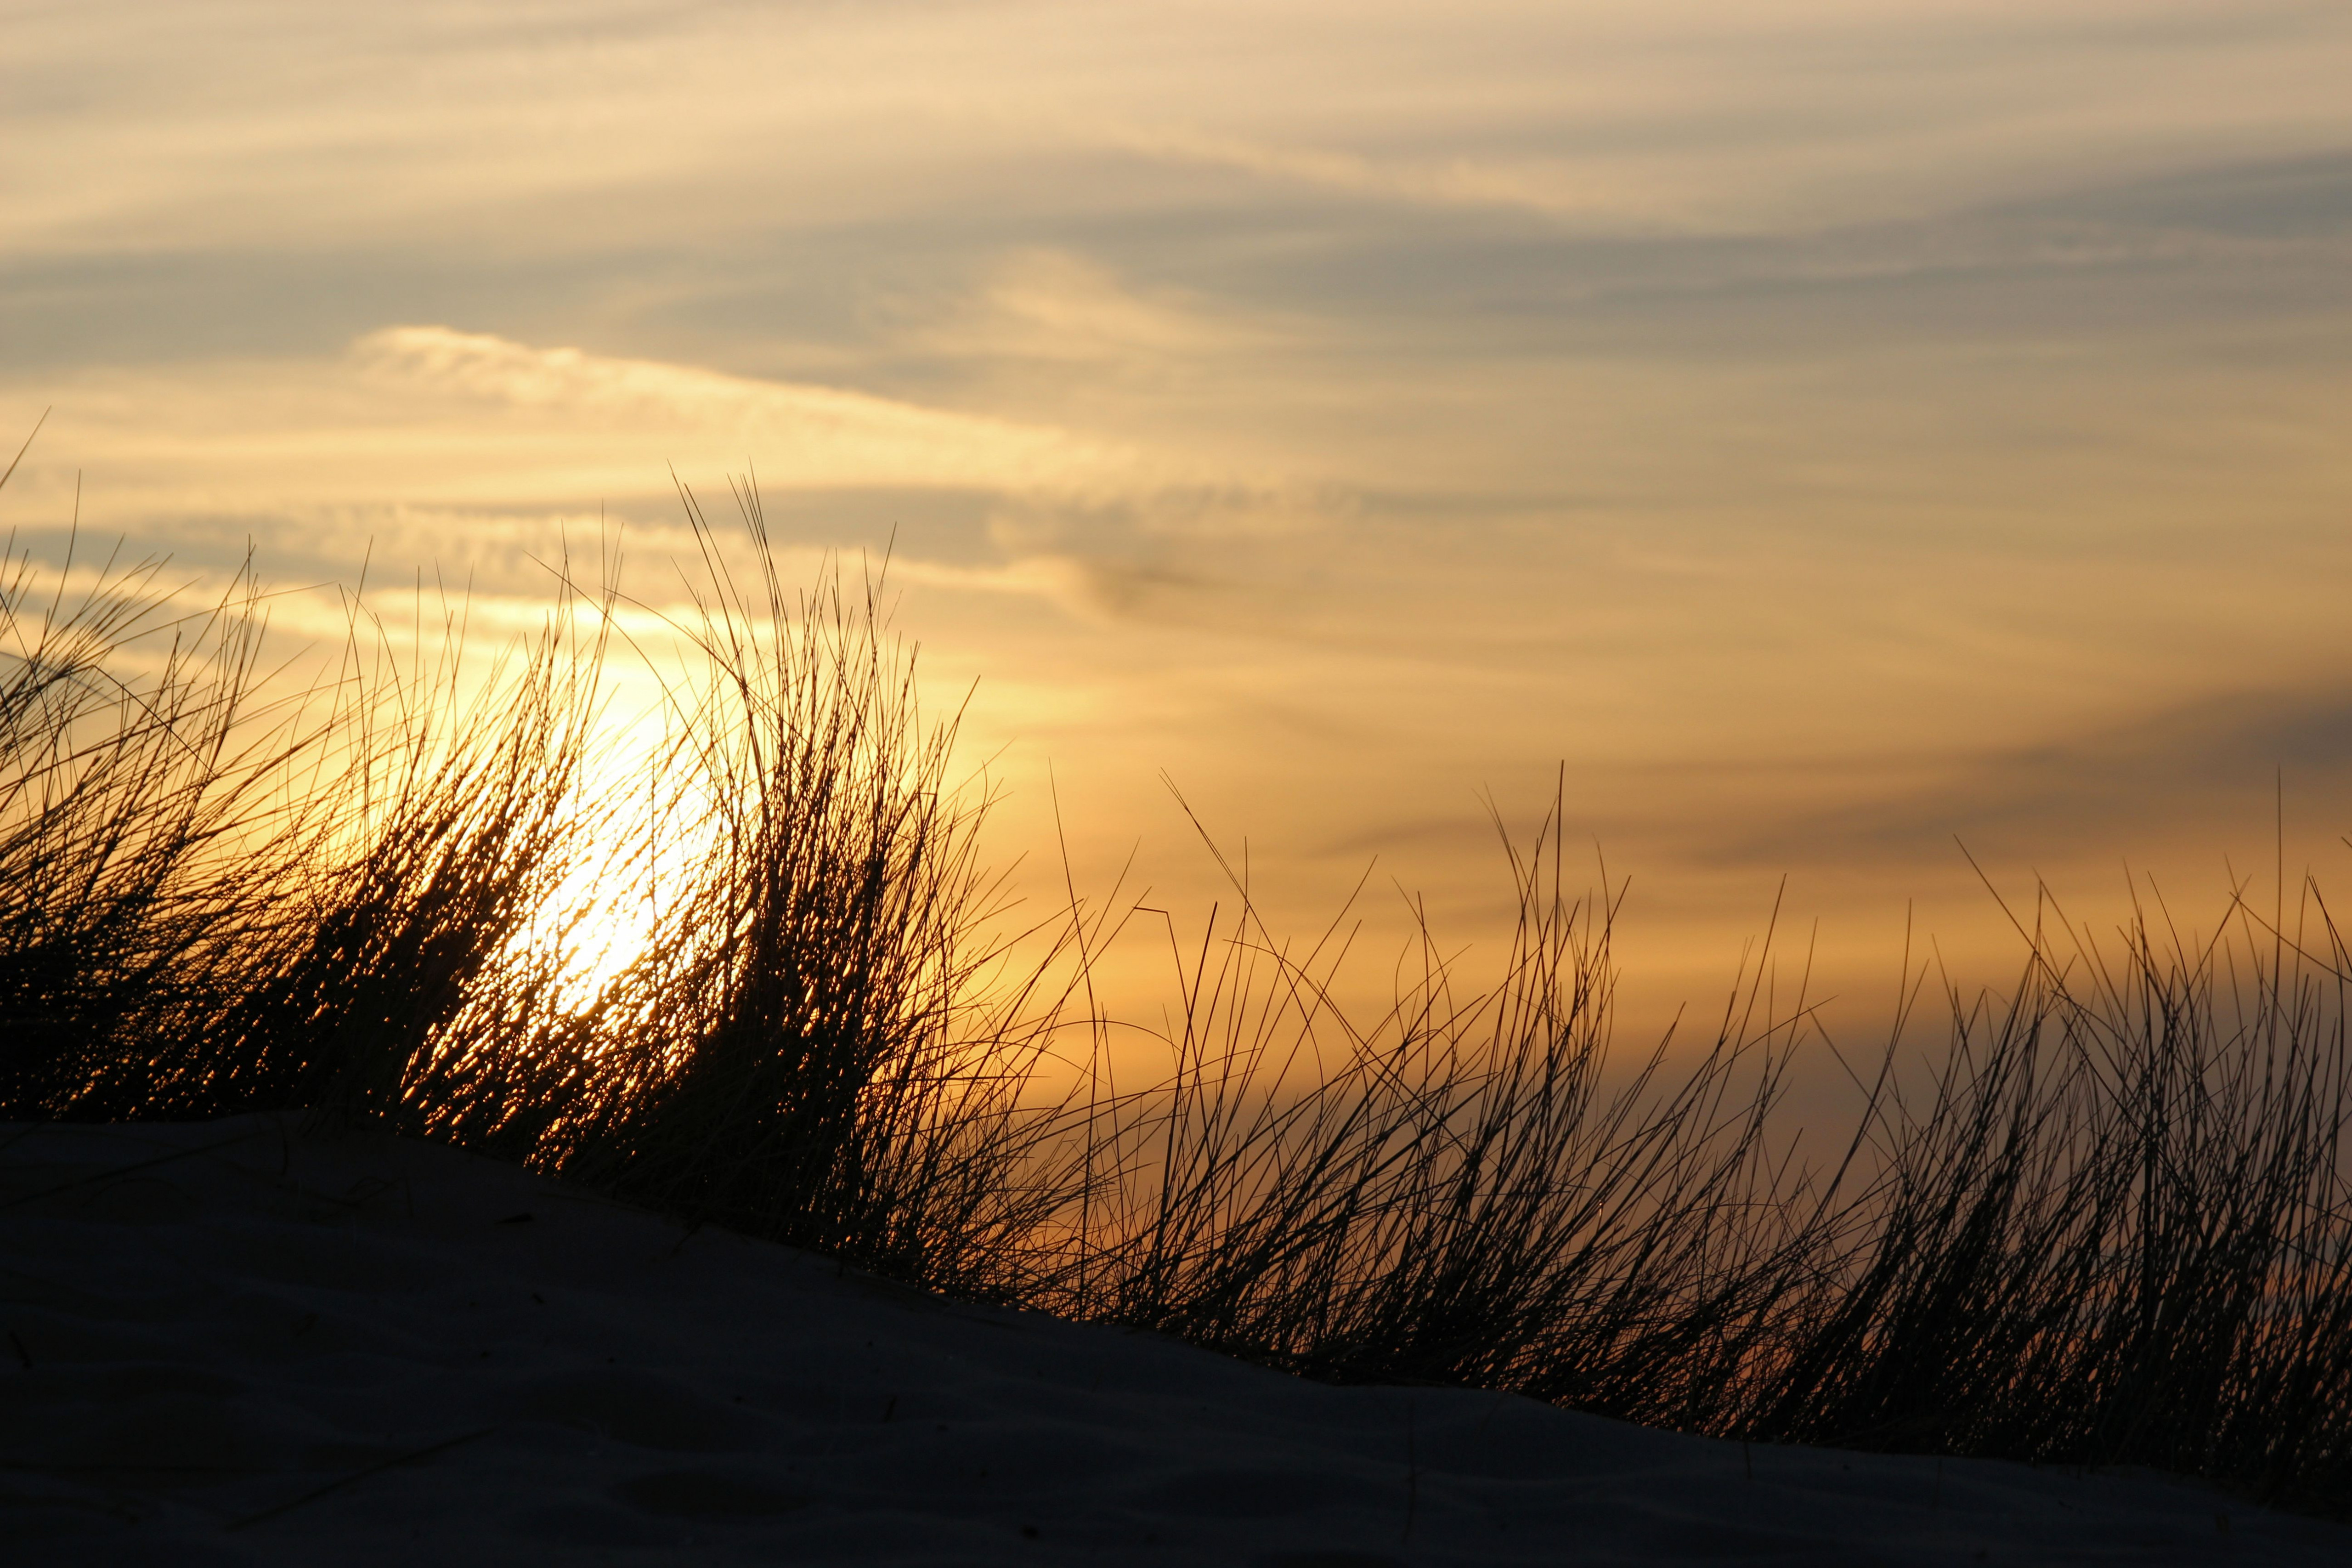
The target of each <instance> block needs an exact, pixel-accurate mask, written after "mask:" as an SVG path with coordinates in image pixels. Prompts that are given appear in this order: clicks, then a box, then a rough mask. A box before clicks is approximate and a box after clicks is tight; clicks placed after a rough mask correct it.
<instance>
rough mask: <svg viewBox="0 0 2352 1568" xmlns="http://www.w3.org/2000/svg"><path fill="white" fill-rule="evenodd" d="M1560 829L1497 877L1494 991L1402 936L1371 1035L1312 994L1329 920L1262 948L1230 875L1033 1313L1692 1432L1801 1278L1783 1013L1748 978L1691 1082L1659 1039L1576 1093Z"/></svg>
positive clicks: (1250, 911)
mask: <svg viewBox="0 0 2352 1568" xmlns="http://www.w3.org/2000/svg"><path fill="white" fill-rule="evenodd" d="M1561 827H1562V824H1561V821H1560V818H1559V814H1558V812H1557V811H1555V812H1554V813H1553V814H1552V815H1551V816H1549V817H1548V818H1547V819H1546V821H1545V823H1544V824H1543V826H1541V827H1540V828H1539V829H1538V832H1537V834H1536V836H1535V837H1534V839H1533V840H1532V842H1531V843H1530V844H1529V845H1528V846H1527V847H1526V848H1525V849H1524V850H1523V851H1514V852H1512V854H1511V856H1510V866H1511V869H1512V872H1513V875H1514V878H1515V880H1516V883H1517V892H1518V895H1519V898H1518V903H1519V921H1518V924H1517V931H1516V933H1515V938H1514V941H1513V944H1512V947H1511V950H1510V952H1509V955H1508V960H1507V963H1506V965H1505V967H1504V973H1503V976H1502V978H1501V980H1500V982H1499V984H1495V985H1493V986H1491V987H1489V988H1487V989H1485V990H1480V991H1467V992H1465V991H1464V990H1462V989H1460V988H1459V986H1458V983H1457V981H1456V979H1455V977H1454V973H1453V969H1452V966H1451V965H1449V964H1448V963H1445V962H1444V961H1443V960H1442V959H1441V958H1440V956H1439V954H1438V951H1437V949H1436V947H1435V944H1434V939H1433V937H1432V936H1431V935H1430V933H1429V932H1428V931H1427V929H1426V928H1425V927H1423V930H1422V938H1421V948H1420V959H1421V963H1420V967H1419V972H1418V974H1417V975H1416V977H1415V978H1414V979H1413V980H1412V983H1411V984H1408V985H1406V986H1404V987H1403V988H1402V992H1401V994H1400V995H1399V997H1398V999H1397V1001H1396V1003H1395V1005H1393V1006H1392V1007H1391V1009H1390V1010H1389V1011H1388V1012H1387V1013H1386V1014H1385V1015H1384V1016H1381V1017H1380V1018H1378V1019H1376V1020H1374V1021H1372V1023H1371V1025H1370V1027H1365V1026H1360V1024H1358V1023H1357V1022H1356V1021H1354V1020H1351V1019H1349V1017H1348V1016H1345V1015H1344V1014H1343V1013H1342V1012H1341V1011H1340V1010H1339V1008H1338V1007H1337V1006H1336V1005H1334V1003H1333V1001H1332V1000H1331V994H1332V989H1333V986H1332V981H1333V978H1334V972H1335V970H1336V969H1337V967H1338V965H1339V962H1340V960H1341V959H1342V957H1343V956H1344V954H1345V952H1346V949H1347V946H1348V943H1347V942H1346V940H1345V939H1344V934H1343V931H1342V930H1341V928H1339V927H1337V926H1335V927H1334V928H1333V929H1331V930H1330V931H1326V932H1325V934H1324V936H1323V938H1322V939H1321V940H1320V941H1319V942H1315V943H1313V944H1308V945H1305V946H1303V947H1299V948H1293V947H1288V946H1286V945H1284V944H1282V943H1280V942H1277V941H1276V938H1275V937H1274V935H1273V934H1272V933H1271V932H1270V931H1267V930H1266V929H1265V926H1264V924H1263V922H1262V921H1260V919H1259V917H1258V915H1257V912H1256V910H1255V905H1254V903H1253V902H1252V901H1251V900H1250V899H1249V896H1248V890H1247V889H1246V887H1245V886H1244V885H1243V884H1242V883H1241V882H1240V880H1239V879H1234V885H1235V889H1236V891H1237V892H1238V893H1239V894H1240V896H1241V902H1240V908H1239V910H1238V912H1237V913H1236V914H1235V915H1234V916H1233V917H1232V918H1231V919H1229V920H1228V921H1225V922H1223V924H1222V925H1219V924H1217V923H1214V922H1213V923H1212V925H1211V927H1210V928H1209V929H1208V930H1207V931H1204V932H1203V934H1202V941H1201V942H1200V944H1199V946H1198V948H1197V949H1195V950H1193V952H1192V954H1191V956H1190V957H1189V959H1188V958H1187V957H1186V956H1185V955H1183V954H1181V953H1179V955H1178V974H1177V977H1176V978H1177V987H1178V991H1179V994H1180V996H1181V1008H1180V1010H1179V1011H1178V1014H1177V1016H1176V1027H1175V1030H1174V1033H1173V1036H1172V1037H1171V1040H1170V1045H1171V1049H1172V1051H1173V1054H1174V1057H1175V1063H1176V1066H1175V1071H1174V1074H1173V1075H1172V1077H1171V1079H1170V1080H1169V1081H1168V1082H1167V1083H1166V1084H1165V1085H1164V1086H1161V1087H1160V1088H1158V1089H1153V1090H1150V1091H1147V1092H1146V1093H1145V1094H1143V1095H1141V1096H1139V1097H1136V1098H1134V1099H1132V1100H1129V1101H1126V1102H1122V1103H1120V1104H1119V1105H1118V1107H1117V1108H1115V1109H1114V1110H1112V1111H1110V1112H1108V1113H1107V1121H1108V1122H1109V1123H1110V1124H1109V1125H1108V1126H1106V1127H1105V1128H1103V1129H1102V1130H1101V1131H1102V1132H1103V1134H1104V1136H1103V1137H1102V1139H1101V1142H1100V1145H1099V1148H1098V1152H1097V1160H1098V1162H1099V1163H1101V1164H1103V1165H1104V1166H1106V1167H1107V1168H1108V1171H1109V1172H1110V1173H1112V1175H1113V1176H1114V1178H1115V1179H1114V1181H1113V1182H1112V1184H1111V1186H1110V1193H1109V1194H1108V1198H1109V1201H1108V1203H1107V1204H1106V1205H1104V1217H1103V1218H1102V1219H1101V1220H1100V1221H1099V1222H1098V1223H1097V1226H1095V1227H1094V1228H1093V1229H1092V1230H1091V1231H1090V1233H1089V1234H1088V1235H1087V1237H1086V1238H1085V1243H1086V1258H1085V1267H1084V1268H1072V1269H1071V1270H1069V1271H1068V1272H1067V1273H1066V1276H1065V1279H1066V1281H1067V1282H1068V1285H1067V1293H1066V1295H1065V1296H1063V1297H1060V1298H1058V1299H1056V1300H1055V1305H1056V1306H1057V1307H1059V1308H1060V1309H1061V1310H1066V1311H1069V1312H1072V1313H1075V1314H1077V1315H1087V1316H1107V1317H1110V1318H1113V1319H1117V1320H1118V1321H1127V1322H1133V1323H1138V1324H1141V1325H1145V1326H1149V1327H1152V1328H1156V1329H1160V1330H1163V1331H1168V1332H1171V1333H1176V1334H1180V1335H1181V1336H1183V1337H1185V1338H1187V1339H1191V1340H1193V1341H1196V1342H1201V1343H1205V1344H1211V1345H1214V1346H1216V1347H1218V1348H1220V1349H1223V1350H1226V1351H1228V1352H1234V1353H1236V1354H1240V1355H1244V1356H1247V1357H1249V1358H1251V1359H1254V1360H1259V1361H1265V1362H1268V1363H1273V1364H1276V1365H1280V1366H1286V1367H1289V1368H1291V1369H1293V1370H1296V1371H1298V1372H1302V1373H1308V1374H1311V1375H1315V1376H1320V1377H1327V1378H1338V1379H1343V1380H1349V1381H1397V1380H1403V1381H1408V1382H1426V1383H1449V1384H1475V1385H1479V1386H1485V1387H1505V1388H1515V1389H1518V1390H1521V1391H1523V1392H1526V1393H1529V1394H1535V1395H1537V1396H1538V1397H1541V1398H1546V1399H1552V1400H1557V1401H1559V1402H1561V1403H1567V1404H1573V1405H1579V1406H1580V1407H1583V1408H1588V1409H1597V1410H1603V1411H1607V1412H1609V1413H1612V1414H1617V1415H1625V1416H1628V1417H1631V1418H1633V1419H1638V1420H1648V1421H1654V1422H1661V1421H1662V1422H1672V1423H1675V1424H1681V1425H1693V1424H1699V1423H1703V1422H1704V1421H1706V1419H1708V1418H1710V1417H1712V1416H1714V1415H1717V1413H1718V1405H1719V1404H1720V1400H1721V1391H1722V1390H1724V1389H1725V1388H1727V1387H1729V1386H1732V1383H1733V1380H1735V1379H1736V1377H1737V1375H1738V1373H1739V1372H1740V1370H1741V1369H1742V1368H1743V1367H1744V1366H1745V1365H1746V1364H1747V1363H1748V1362H1749V1361H1751V1360H1752V1359H1754V1358H1755V1357H1756V1356H1757V1355H1758V1354H1759V1353H1760V1352H1761V1349H1762V1347H1764V1346H1765V1345H1767V1344H1769V1342H1770V1341H1771V1336H1772V1335H1773V1334H1774V1332H1775V1331H1776V1329H1777V1327H1778V1321H1777V1317H1776V1307H1777V1305H1778V1303H1779V1302H1780V1300H1782V1299H1783V1298H1784V1297H1785V1296H1786V1294H1787V1291H1788V1284H1789V1279H1790V1277H1791V1275H1792V1273H1793V1272H1794V1271H1797V1270H1799V1269H1801V1267H1802V1266H1803V1265H1804V1264H1805V1263H1807V1262H1809V1261H1810V1260H1811V1259H1810V1256H1809V1252H1808V1247H1809V1242H1810V1235H1811V1233H1810V1232H1809V1231H1808V1230H1807V1228H1806V1226H1805V1225H1804V1223H1803V1222H1801V1221H1800V1222H1799V1223H1798V1224H1797V1226H1796V1227H1795V1229H1794V1231H1793V1232H1791V1231H1790V1215H1791V1214H1792V1213H1793V1212H1796V1210H1797V1209H1799V1208H1800V1207H1801V1205H1803V1203H1804V1201H1805V1197H1804V1194H1803V1193H1802V1192H1801V1190H1800V1187H1799V1184H1796V1183H1794V1182H1793V1181H1791V1180H1790V1179H1789V1178H1788V1176H1787V1173H1786V1172H1785V1170H1784V1169H1783V1168H1781V1167H1780V1166H1777V1165H1775V1164H1774V1163H1772V1162H1771V1161H1770V1160H1769V1158H1768V1150H1769V1145H1768V1142H1767V1139H1766V1135H1765V1134H1766V1123H1767V1117H1768V1112H1769V1109H1770V1107H1771V1105H1772V1104H1773V1102H1774V1100H1775V1099H1776V1097H1777V1093H1778V1087H1779V1083H1780V1075H1781V1073H1782V1070H1783V1068H1785V1065H1786V1062H1787V1056H1788V1049H1789V1047H1790V1045H1791V1044H1792V1043H1793V1037H1794V1028H1795V1024H1796V1022H1797V1020H1798V1019H1799V1018H1801V1016H1802V1009H1801V1007H1798V1008H1796V1009H1792V1010H1791V1012H1790V1014H1789V1015H1788V1016H1779V1017H1775V1016H1772V1014H1771V1009H1770V1006H1769V1002H1766V1001H1765V999H1764V998H1763V994H1762V990H1761V986H1762V978H1763V975H1762V971H1761V969H1760V968H1759V971H1758V972H1757V973H1755V974H1753V975H1751V976H1750V978H1749V981H1748V985H1747V987H1746V989H1745V992H1744V994H1743V993H1738V992H1736V993H1735V994H1734V996H1733V998H1732V1003H1733V1005H1731V1006H1730V1007H1728V1008H1727V1012H1726V1016H1725V1019H1724V1023H1723V1026H1722V1027H1721V1029H1720V1030H1719V1031H1718V1032H1717V1037H1716V1039H1715V1041H1714V1042H1713V1044H1712V1045H1711V1046H1710V1047H1707V1048H1706V1049H1704V1050H1702V1051H1700V1052H1698V1053H1697V1055H1696V1058H1695V1059H1693V1060H1691V1061H1688V1062H1686V1063H1685V1064H1683V1065H1682V1067H1681V1068H1680V1069H1679V1070H1678V1071H1676V1072H1674V1073H1671V1074H1670V1073H1669V1072H1668V1070H1667V1069H1668V1064H1669V1047H1670V1044H1671V1041H1670V1039H1669V1040H1662V1041H1660V1042H1659V1043H1658V1044H1657V1045H1656V1047H1654V1049H1652V1050H1651V1051H1650V1052H1649V1053H1648V1055H1647V1057H1646V1058H1645V1059H1644V1060H1643V1061H1642V1062H1641V1064H1640V1065H1639V1067H1638V1068H1637V1069H1636V1070H1635V1071H1634V1072H1633V1074H1632V1076H1631V1078H1630V1079H1629V1080H1628V1081H1625V1082H1623V1083H1621V1084H1618V1085H1616V1086H1615V1087H1613V1088H1611V1087H1606V1085H1605V1069H1606V1068H1608V1065H1609V1047H1610V1032H1611V999H1612V992H1613V987H1614V983H1615V977H1614V973H1613V970H1612V964H1611V961H1610V933H1611V930H1612V921H1613V918H1614V916H1615V913H1616V903H1615V901H1614V900H1613V899H1609V898H1606V897H1603V898H1601V899H1599V900H1574V899H1570V897H1568V896H1567V894H1566V892H1565V890H1564V888H1563V884H1562V881H1561V877H1560V858H1559V849H1560V842H1559V834H1560V830H1561ZM1621 896H1622V894H1621ZM1171 945H1172V932H1171ZM1759 1007H1760V1008H1761V1009H1762V1011H1761V1012H1760V1013H1759Z"/></svg>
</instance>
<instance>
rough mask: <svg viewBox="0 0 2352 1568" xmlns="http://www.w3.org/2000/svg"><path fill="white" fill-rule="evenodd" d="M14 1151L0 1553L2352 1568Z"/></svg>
mask: <svg viewBox="0 0 2352 1568" xmlns="http://www.w3.org/2000/svg"><path fill="white" fill-rule="evenodd" d="M0 1145H5V1148H0V1247H4V1248H5V1251H0V1269H5V1272H0V1320H5V1329H6V1332H7V1336H8V1337H7V1341H6V1343H5V1346H0V1354H5V1357H6V1361H5V1363H0V1560H5V1562H7V1563H77V1564H79V1563H172V1564H203V1563H278V1562H284V1563H373V1562H400V1563H422V1564H427V1565H431V1568H441V1565H443V1564H450V1563H538V1562H562V1563H604V1562H611V1563H670V1562H695V1563H703V1562H713V1563H718V1562H733V1561H745V1562H755V1561H756V1562H789V1563H818V1562H856V1563H887V1564H912V1563H1234V1564H1264V1565H1268V1568H1274V1565H1281V1568H1373V1565H1375V1564H1386V1563H1416V1564H1421V1563H1426V1564H1440V1563H1660V1562H1685V1563H1746V1562H1751V1561H1778V1562H1786V1563H1903V1564H1909V1563H1922V1564H1924V1563H2003V1562H2008V1563H2265V1564H2292V1563H2344V1562H2347V1561H2352V1528H2347V1527H2345V1526H2341V1525H2333V1524H2328V1523H2326V1522H2322V1521H2311V1520H2305V1519H2298V1518H2292V1517H2287V1516H2282V1515H2278V1514H2273V1513H2269V1512H2266V1511H2263V1510H2254V1509H2251V1508H2248V1507H2246V1506H2245V1505H2243V1504H2242V1502H2240V1501H2238V1500H2234V1499H2231V1498H2229V1497H2226V1496H2223V1495H2221V1494H2219V1493H2216V1492H2213V1491H2211V1490H2209V1489H2203V1488H2200V1487H2198V1486H2194V1485H2191V1484H2188V1483H2184V1482H2177V1481H2172V1480H2168V1479H2161V1478H2153V1477H2131V1476H2112V1475H2089V1476H2085V1475H2078V1474H2074V1473H2067V1472H2060V1471H2053V1470H2034V1469H2030V1468H2026V1467H2023V1466H2020V1465H2010V1464H2000V1463H1992V1462H1985V1461H1957V1460H1955V1461H1944V1462H1942V1463H1940V1464H1939V1463H1938V1462H1937V1461H1935V1460H1932V1459H1919V1458H1889V1457H1885V1456H1877V1455H1861V1454H1843V1453H1836V1452H1831V1451H1827V1450H1817V1449H1801V1448H1779V1447H1758V1448H1756V1449H1754V1450H1753V1451H1752V1452H1743V1450H1742V1448H1741V1447H1740V1446H1739V1445H1738V1444H1736V1443H1720V1442H1712V1441H1707V1440H1705V1439H1700V1438H1695V1437H1686V1436H1678V1435H1675V1434H1669V1433H1662V1432H1654V1431H1647V1430H1643V1429H1641V1428H1637V1427H1633V1426H1624V1425H1622V1424H1620V1423H1617V1422H1612V1421H1607V1420H1602V1419H1600V1418H1598V1417H1593V1416H1588V1415H1575V1414H1571V1413H1569V1412H1564V1411H1559V1410H1555V1409H1552V1408H1550V1407H1549V1406H1546V1405H1538V1404H1536V1403H1534V1402H1532V1401H1529V1400H1525V1399H1520V1398H1517V1397H1513V1396H1508V1395H1496V1394H1479V1393H1471V1392H1465V1391H1461V1390H1451V1389H1412V1388H1333V1387H1327V1386H1323V1385H1320V1384H1311V1383H1306V1382H1302V1381H1300V1380H1298V1379H1296V1378H1292V1377H1288V1376H1286V1375H1284V1374H1282V1373H1275V1372H1269V1371H1266V1370H1265V1369H1262V1368H1258V1367H1254V1366H1249V1365H1245V1364H1243V1363H1237V1362H1234V1361H1230V1360H1227V1359H1225V1358H1223V1357H1221V1356H1217V1355H1213V1354H1211V1353H1208V1352H1202V1351H1199V1350H1195V1349H1193V1348H1192V1347H1190V1346H1186V1345H1182V1344H1178V1343H1175V1342H1171V1341H1168V1340H1164V1339H1161V1338H1159V1337H1156V1336H1152V1335H1148V1334H1139V1333H1131V1332H1127V1331H1120V1330H1117V1329H1111V1328H1103V1327H1097V1326H1089V1325H1081V1324H1071V1323H1066V1322H1062V1321H1055V1320H1053V1319H1049V1318H1045V1317H1042V1316H1038V1315H1035V1314H1025V1313H1020V1312H1012V1311H1003V1310H989V1309H983V1308H976V1307H970V1306H965V1305H962V1304H960V1303H956V1302H952V1301H948V1300H940V1299H937V1298H933V1297H930V1296H927V1295H924V1294H921V1293H919V1292H917V1291H914V1290H910V1289H904V1288H902V1287H898V1286H896V1285H892V1284H888V1283H886V1282H883V1281H879V1280H877V1279H872V1278H869V1277H866V1276H863V1275H860V1274H857V1273H855V1272H845V1271H843V1270H841V1269H839V1268H836V1267H835V1265H833V1264H831V1263H829V1262H827V1261H826V1260H824V1259H823V1258H817V1257H814V1256H812V1255H810V1254H807V1253H803V1252H797V1251H794V1250H793V1249H791V1248H788V1247H776V1246H772V1245H769V1244H765V1243H761V1242H753V1241H747V1240H744V1239H742V1238H740V1237H735V1236H732V1235H729V1234H726V1233H723V1232H716V1231H710V1230H704V1231H699V1232H696V1233H692V1234H689V1233H688V1232H687V1231H686V1230H684V1229H682V1228H680V1227H678V1226H674V1225H671V1224H669V1223H667V1222H665V1221H663V1220H661V1219H658V1218H656V1217H653V1216H651V1215H645V1214H642V1213H638V1212H635V1211H633V1210H629V1209H625V1208H621V1207H618V1206H615V1205H609V1204H606V1203H603V1202H601V1201H598V1200H596V1199H593V1198H589V1197H585V1196H583V1195H582V1194H577V1193H574V1192H572V1191H568V1190H566V1189H564V1188H562V1187H560V1186H558V1185H556V1184H551V1183H549V1182H546V1181H543V1180H541V1179H540V1178H538V1177H535V1176H533V1175H531V1174H530V1173H527V1172H524V1171H521V1170H519V1169H515V1168H512V1167H509V1166H505V1165H500V1164H497V1163H491V1162H488V1161H485V1160H481V1159H478V1158H475V1157H473V1156H469V1155H467V1154H464V1153H460V1152H455V1151H452V1150H448V1149H444V1148H438V1147H435V1146H431V1145H426V1144H422V1143H416V1142H404V1141H400V1140H394V1139H391V1138H385V1137H382V1136H375V1135H366V1136H348V1137H341V1138H326V1137H314V1136H304V1135H302V1134H300V1133H299V1131H298V1130H297V1128H296V1124H295V1123H293V1122H291V1121H281V1120H278V1119H272V1118H265V1117H247V1118H240V1119H237V1120H235V1121H221V1122H212V1123H204V1124H192V1125H182V1126H138V1127H75V1128H65V1127H48V1126H38V1127H32V1128H23V1127H18V1128H9V1129H5V1130H0Z"/></svg>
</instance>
